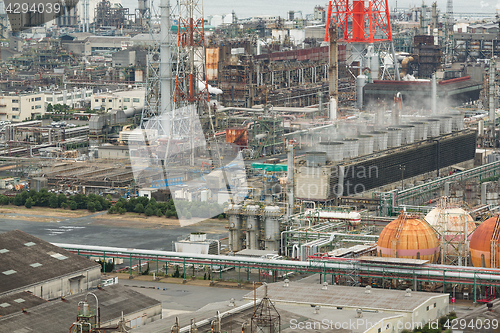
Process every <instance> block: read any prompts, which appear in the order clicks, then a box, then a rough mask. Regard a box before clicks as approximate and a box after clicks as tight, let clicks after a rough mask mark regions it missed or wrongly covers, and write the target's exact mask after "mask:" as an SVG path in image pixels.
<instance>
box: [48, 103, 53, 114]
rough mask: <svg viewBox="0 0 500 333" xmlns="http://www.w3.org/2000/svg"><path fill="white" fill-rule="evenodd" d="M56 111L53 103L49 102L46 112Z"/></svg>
mask: <svg viewBox="0 0 500 333" xmlns="http://www.w3.org/2000/svg"><path fill="white" fill-rule="evenodd" d="M53 111H54V107H53V106H52V104H50V103H49V104H47V111H46V112H53Z"/></svg>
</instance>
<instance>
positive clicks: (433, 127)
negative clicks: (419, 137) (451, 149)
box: [426, 118, 441, 138]
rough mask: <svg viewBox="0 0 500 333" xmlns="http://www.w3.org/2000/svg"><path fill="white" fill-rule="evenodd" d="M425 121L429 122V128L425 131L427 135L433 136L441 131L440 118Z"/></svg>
mask: <svg viewBox="0 0 500 333" xmlns="http://www.w3.org/2000/svg"><path fill="white" fill-rule="evenodd" d="M426 122H427V123H428V124H429V130H428V131H427V137H430V138H435V137H437V136H439V135H440V133H441V125H440V122H441V121H440V119H434V118H431V119H427V120H426Z"/></svg>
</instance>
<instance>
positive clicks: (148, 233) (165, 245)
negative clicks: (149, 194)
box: [0, 213, 227, 251]
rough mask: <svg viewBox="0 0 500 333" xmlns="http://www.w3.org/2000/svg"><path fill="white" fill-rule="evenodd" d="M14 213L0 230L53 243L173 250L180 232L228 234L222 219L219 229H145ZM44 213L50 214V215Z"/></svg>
mask: <svg viewBox="0 0 500 333" xmlns="http://www.w3.org/2000/svg"><path fill="white" fill-rule="evenodd" d="M100 214H102V213H100ZM14 215H16V214H9V216H6V217H5V218H0V232H5V231H10V230H14V229H19V230H22V231H24V232H26V233H29V234H31V235H33V236H36V237H39V238H41V239H43V240H45V241H48V242H53V243H70V244H86V245H101V246H116V247H131V248H138V249H146V250H165V251H170V250H172V242H173V241H176V240H177V238H178V237H180V236H185V235H189V234H190V233H191V232H200V231H204V232H207V233H210V235H208V238H212V239H220V238H223V237H227V231H225V230H224V224H222V223H221V224H220V226H218V227H217V228H215V229H214V227H207V226H204V225H203V223H201V224H197V225H191V226H188V227H184V228H182V227H180V226H165V227H158V228H155V229H142V228H132V227H116V226H106V225H98V224H95V222H96V221H95V220H93V219H92V218H91V216H86V217H79V218H65V217H53V220H54V222H33V221H26V220H23V219H22V218H17V219H12V218H10V219H9V217H12V216H14ZM20 216H23V215H20ZM31 216H32V215H31ZM40 217H42V216H40ZM43 217H44V218H47V216H43ZM49 218H50V217H49ZM103 218H105V216H103Z"/></svg>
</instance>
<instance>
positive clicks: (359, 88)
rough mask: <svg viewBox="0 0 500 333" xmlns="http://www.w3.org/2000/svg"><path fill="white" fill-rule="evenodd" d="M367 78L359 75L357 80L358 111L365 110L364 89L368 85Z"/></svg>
mask: <svg viewBox="0 0 500 333" xmlns="http://www.w3.org/2000/svg"><path fill="white" fill-rule="evenodd" d="M366 80H367V77H366V75H363V74H361V75H358V77H357V78H356V107H357V108H358V109H362V108H363V88H364V87H365V85H366Z"/></svg>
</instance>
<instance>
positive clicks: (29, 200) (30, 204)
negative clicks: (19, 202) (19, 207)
mask: <svg viewBox="0 0 500 333" xmlns="http://www.w3.org/2000/svg"><path fill="white" fill-rule="evenodd" d="M32 206H33V200H32V199H31V198H28V199H26V202H25V203H24V207H26V208H31V207H32Z"/></svg>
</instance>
